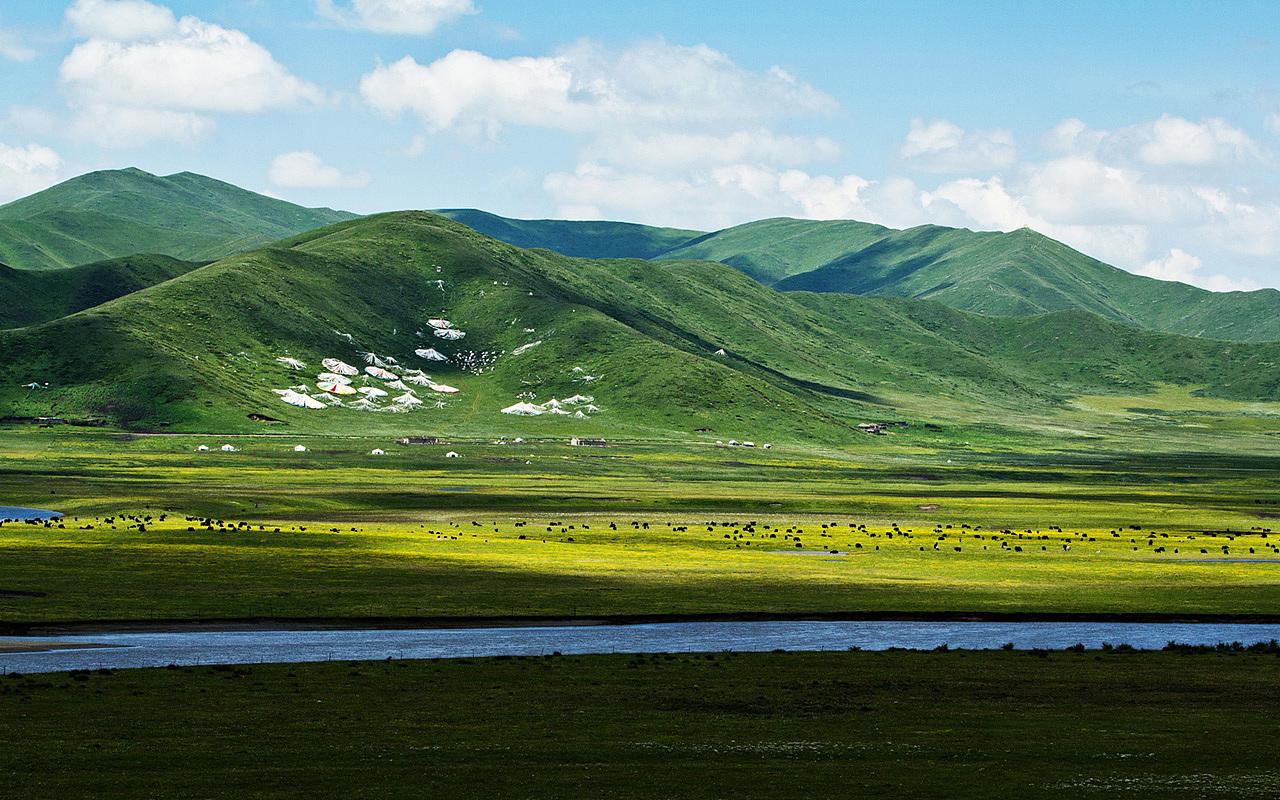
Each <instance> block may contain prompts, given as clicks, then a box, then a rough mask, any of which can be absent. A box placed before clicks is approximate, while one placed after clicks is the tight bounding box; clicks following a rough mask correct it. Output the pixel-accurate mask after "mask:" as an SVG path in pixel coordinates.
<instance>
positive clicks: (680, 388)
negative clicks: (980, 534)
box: [0, 212, 1280, 441]
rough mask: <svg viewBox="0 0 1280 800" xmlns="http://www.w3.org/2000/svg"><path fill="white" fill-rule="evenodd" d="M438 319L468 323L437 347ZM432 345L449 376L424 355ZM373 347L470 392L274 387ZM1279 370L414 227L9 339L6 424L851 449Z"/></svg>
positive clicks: (337, 241)
mask: <svg viewBox="0 0 1280 800" xmlns="http://www.w3.org/2000/svg"><path fill="white" fill-rule="evenodd" d="M433 320H435V321H436V322H435V325H436V326H440V325H442V324H443V323H441V322H439V320H449V321H450V323H451V324H452V326H453V328H444V329H442V332H440V333H436V332H434V330H435V329H433V327H432V324H433V323H432V321H433ZM448 330H454V331H456V332H455V333H447V331H448ZM459 333H461V334H462V335H459ZM428 347H430V348H434V349H436V350H438V351H440V352H441V353H443V354H445V355H446V356H447V357H448V359H449V361H448V362H446V363H440V362H435V361H429V360H426V359H425V358H423V357H420V356H419V355H416V354H415V350H420V349H421V350H424V351H425V348H428ZM366 353H372V354H376V356H377V358H378V359H379V360H381V361H382V362H383V363H384V364H386V365H387V368H388V369H390V370H393V371H396V372H397V374H400V375H402V376H403V375H405V374H406V373H405V370H407V369H411V368H417V369H423V370H426V371H427V372H429V373H430V375H431V377H432V378H433V379H434V381H436V382H439V383H445V384H448V385H450V386H453V387H456V388H458V389H460V392H458V393H457V394H437V393H436V392H435V391H433V390H432V389H430V388H427V387H419V388H415V392H416V393H417V395H418V396H419V397H421V398H422V399H423V400H424V401H425V402H424V404H423V405H422V406H421V407H418V408H416V409H415V410H412V411H409V412H407V413H390V411H389V409H390V404H389V403H388V401H387V399H385V398H384V399H379V400H377V401H369V402H364V403H361V402H359V401H354V402H353V400H352V399H351V398H347V399H346V401H345V402H346V405H345V406H344V407H329V408H323V409H319V410H307V409H301V408H295V407H293V406H290V405H287V404H285V403H284V402H282V400H281V398H280V397H279V396H278V395H277V394H276V393H275V391H273V390H281V391H283V390H286V389H287V388H288V387H290V386H295V385H296V386H301V387H302V391H304V392H305V393H306V394H308V395H319V392H318V391H317V390H316V388H315V386H314V384H315V381H316V373H317V371H319V370H320V369H322V367H321V366H320V362H321V359H323V358H339V359H342V360H343V361H345V362H347V363H349V364H354V365H359V366H363V365H364V364H365V363H366V360H367V358H373V356H368V357H366V355H365V354H366ZM281 358H292V359H298V360H299V361H301V362H303V363H304V364H305V366H304V367H302V368H300V369H297V370H295V369H292V368H291V367H290V366H288V365H286V364H284V363H282V362H281V361H280V360H279V359H281ZM1277 364H1280V345H1274V344H1265V345H1240V344H1226V343H1221V342H1216V341H1211V340H1204V339H1193V338H1188V337H1181V336H1171V335H1165V334H1156V333H1149V332H1143V331H1140V330H1136V329H1133V328H1130V327H1126V326H1122V325H1119V324H1116V323H1111V322H1108V321H1106V320H1103V319H1101V318H1099V317H1096V316H1094V315H1091V314H1088V313H1086V312H1082V311H1068V312H1059V313H1054V314H1048V315H1041V316H1035V317H1007V318H999V317H988V316H982V315H975V314H969V313H965V312H960V311H956V310H954V309H949V308H947V307H945V306H942V305H940V304H937V303H927V302H919V301H907V300H900V299H894V298H872V297H858V296H851V295H838V294H813V293H800V292H796V293H780V292H777V291H774V290H773V289H770V288H769V287H766V286H764V285H762V284H760V283H759V282H757V281H755V280H753V279H751V278H748V277H747V276H745V275H743V274H742V273H740V272H738V271H737V270H734V269H732V268H730V267H727V266H725V265H722V264H719V263H715V262H696V261H670V262H648V261H642V260H599V261H594V260H586V259H575V258H569V257H566V256H562V255H559V254H556V253H553V252H549V251H546V250H524V249H519V248H515V247H512V246H510V245H506V244H504V243H501V242H498V241H496V240H494V239H491V238H489V237H486V236H483V235H480V234H478V233H476V232H475V231H473V230H471V229H469V228H467V227H465V226H463V225H460V224H458V223H455V222H452V221H450V220H447V219H445V218H443V217H440V216H437V215H434V214H428V213H425V212H401V213H394V214H385V215H379V216H375V217H370V218H365V219H360V220H355V221H350V222H344V223H339V224H337V225H333V226H329V227H326V228H322V229H319V230H316V231H312V232H309V233H306V234H302V235H300V236H297V237H294V238H293V239H289V240H285V241H283V242H280V243H278V244H276V245H274V246H272V247H269V248H266V249H261V250H257V251H253V252H249V253H244V254H241V255H236V256H232V257H229V258H226V259H223V260H221V261H218V262H215V263H212V264H209V265H207V266H203V267H199V268H197V269H194V270H191V271H189V272H187V273H185V274H183V275H180V276H178V277H175V278H172V279H171V280H167V281H164V282H162V283H158V284H155V285H152V286H150V287H148V288H145V289H142V290H140V291H137V292H134V293H132V294H128V295H125V296H122V297H118V298H116V299H114V300H111V301H109V302H106V303H104V304H102V305H98V306H96V307H93V308H90V309H87V310H85V311H81V312H78V313H75V314H71V315H69V316H65V317H62V318H59V319H56V320H52V321H49V322H45V323H42V324H39V325H35V326H31V327H27V328H22V329H18V330H12V331H0V372H2V373H3V374H4V375H6V376H7V382H6V384H5V385H4V386H3V387H0V407H4V408H7V409H12V412H11V413H15V414H19V415H32V416H35V415H47V414H54V415H66V416H83V415H101V416H108V417H111V418H113V419H115V420H117V421H120V422H123V423H126V424H134V425H138V426H142V427H157V426H162V425H169V426H172V427H174V428H176V429H198V430H241V429H245V428H249V427H254V426H256V425H257V424H258V423H256V422H251V421H250V416H251V415H257V416H259V417H261V416H266V417H271V418H275V419H278V420H281V421H283V422H284V423H286V424H287V425H289V426H291V429H296V430H322V431H328V432H334V431H345V430H352V431H357V430H358V431H387V432H391V431H397V432H404V431H420V430H429V431H445V432H452V433H455V434H467V433H470V434H474V435H485V436H492V435H498V434H504V433H505V434H519V435H537V434H552V433H554V434H557V435H561V434H563V435H569V434H574V435H591V434H604V435H622V434H626V433H644V434H663V435H678V436H683V437H688V436H696V435H699V434H698V432H699V431H705V429H711V431H714V432H715V434H714V435H720V436H724V437H725V438H727V437H728V436H733V435H737V436H738V437H740V438H747V437H755V438H765V437H770V438H777V439H784V438H793V439H799V438H804V439H817V440H826V441H842V440H845V439H847V438H848V436H849V435H851V431H852V427H853V426H854V425H855V424H856V423H857V422H860V421H863V420H866V419H868V418H872V419H883V418H892V417H895V416H899V415H909V416H911V417H912V418H915V419H935V420H939V419H942V418H944V417H947V418H958V417H963V416H966V415H967V416H968V417H970V418H982V419H988V420H1002V421H1007V420H1009V419H1011V418H1013V417H1015V416H1019V417H1021V418H1027V419H1047V418H1049V417H1051V416H1053V415H1054V414H1057V413H1060V412H1061V411H1062V409H1064V408H1065V407H1066V406H1065V405H1064V404H1066V403H1067V402H1068V401H1069V400H1070V399H1071V398H1073V397H1076V396H1078V395H1082V394H1099V393H1117V392H1119V393H1127V394H1138V393H1142V392H1146V391H1149V390H1151V389H1153V388H1156V387H1157V386H1158V385H1161V384H1174V385H1179V386H1184V387H1202V389H1201V391H1202V393H1203V394H1206V395H1209V396H1213V397H1220V398H1228V399H1234V400H1242V401H1257V400H1275V399H1277V398H1280V369H1278V368H1277ZM31 382H34V383H36V384H38V385H43V384H44V383H45V382H47V383H48V384H49V386H48V388H30V389H28V388H25V387H23V386H22V384H27V383H31ZM362 383H366V384H369V387H365V388H370V387H371V388H379V387H385V386H386V384H385V383H381V382H380V381H378V380H377V379H374V378H364V379H357V380H356V381H355V385H357V386H359V385H361V384H362ZM398 391H400V390H399V389H397V390H395V392H398ZM395 392H393V393H395ZM570 395H590V396H591V397H592V398H593V400H591V401H580V403H579V405H577V406H567V407H566V409H573V410H578V411H584V413H583V415H582V417H583V418H578V417H575V416H568V415H555V414H552V413H546V414H544V415H542V416H537V417H530V418H523V417H515V416H511V415H508V414H503V413H500V411H501V409H503V408H506V407H508V406H512V405H515V404H517V403H519V402H528V403H538V404H542V403H546V402H547V401H548V400H549V399H551V398H559V399H564V398H566V397H569V396H570ZM437 402H439V403H440V405H441V407H436V404H437ZM587 402H589V403H590V405H591V406H592V407H591V408H588V407H587V406H585V405H583V404H584V403H587ZM597 407H598V408H597ZM707 435H712V434H711V433H707Z"/></svg>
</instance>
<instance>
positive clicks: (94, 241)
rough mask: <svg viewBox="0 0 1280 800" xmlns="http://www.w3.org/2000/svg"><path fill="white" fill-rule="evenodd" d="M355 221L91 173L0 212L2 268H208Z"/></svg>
mask: <svg viewBox="0 0 1280 800" xmlns="http://www.w3.org/2000/svg"><path fill="white" fill-rule="evenodd" d="M354 216H355V215H354V214H350V213H347V212H345V211H334V210H332V209H328V208H303V207H301V206H296V205H294V204H292V203H286V202H285V201H283V200H276V199H273V198H270V197H264V196H263V195H260V194H255V193H253V192H250V191H246V190H244V189H241V188H238V187H236V186H232V185H231V184H229V183H223V182H222V181H218V180H214V179H212V178H206V177H204V176H202V175H195V174H193V173H190V172H181V173H178V174H177V175H168V176H165V177H159V176H156V175H152V174H150V173H147V172H143V171H142V170H139V169H122V170H109V171H103V172H91V173H89V174H87V175H81V176H80V177H78V178H72V179H71V180H69V181H66V182H65V183H60V184H58V185H57V186H54V187H51V188H49V189H46V190H44V191H43V192H38V193H37V194H33V195H31V196H30V197H24V198H22V199H21V200H15V201H14V202H12V203H8V204H6V205H3V206H0V263H3V264H7V265H9V266H10V267H13V268H16V269H31V270H34V269H58V268H61V267H73V266H80V265H83V264H88V263H92V262H95V261H102V260H105V259H110V258H117V257H120V256H129V255H134V254H137V253H155V254H160V255H167V256H171V257H173V258H179V259H183V260H185V261H211V260H214V259H217V258H222V257H223V256H228V255H231V254H232V253H238V252H242V251H244V250H249V249H252V248H254V247H258V246H261V245H264V244H267V243H268V242H273V241H275V240H277V239H281V238H284V237H285V236H291V235H293V234H295V233H301V232H302V231H307V230H311V229H312V228H318V227H320V226H322V225H328V224H330V223H333V222H340V221H342V220H345V219H351V218H352V217H354Z"/></svg>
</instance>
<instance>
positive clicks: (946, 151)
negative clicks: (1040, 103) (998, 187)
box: [899, 119, 1018, 172]
mask: <svg viewBox="0 0 1280 800" xmlns="http://www.w3.org/2000/svg"><path fill="white" fill-rule="evenodd" d="M899 155H901V156H902V158H903V160H904V161H906V162H907V163H908V164H909V165H910V166H911V167H913V168H915V169H920V170H924V171H926V172H985V171H989V170H997V169H1000V168H1002V167H1007V166H1009V165H1010V164H1012V163H1013V162H1014V161H1015V160H1017V158H1018V148H1017V146H1016V145H1015V144H1014V141H1013V134H1012V133H1010V132H1009V131H1006V130H999V129H997V130H989V131H966V130H965V129H964V128H961V127H960V126H959V125H956V124H955V123H953V122H948V121H947V120H945V119H936V120H932V121H930V122H925V121H924V120H921V119H913V120H911V130H909V131H908V132H907V138H906V140H905V141H903V143H902V147H901V148H900V149H899Z"/></svg>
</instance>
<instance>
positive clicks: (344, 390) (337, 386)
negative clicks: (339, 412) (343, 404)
mask: <svg viewBox="0 0 1280 800" xmlns="http://www.w3.org/2000/svg"><path fill="white" fill-rule="evenodd" d="M316 388H317V389H319V390H320V391H322V392H328V393H329V394H340V395H349V394H355V393H356V390H355V389H353V388H352V387H350V386H348V385H347V384H345V383H334V382H333V381H320V382H319V383H317V384H316Z"/></svg>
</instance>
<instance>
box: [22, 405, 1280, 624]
mask: <svg viewBox="0 0 1280 800" xmlns="http://www.w3.org/2000/svg"><path fill="white" fill-rule="evenodd" d="M865 439H866V444H865V445H861V446H859V447H858V448H856V449H853V450H852V451H841V450H836V449H819V448H813V449H800V448H797V447H795V446H787V445H781V446H779V447H778V448H775V449H773V450H769V451H764V450H760V449H758V448H757V449H755V450H746V449H742V448H732V449H731V448H723V447H721V448H717V447H714V446H704V445H696V444H686V445H680V444H675V443H671V442H639V441H634V442H618V443H615V444H614V445H613V446H611V447H608V448H605V449H587V448H571V447H568V446H567V445H566V444H565V442H564V440H560V439H555V440H550V439H549V440H543V441H535V442H526V443H524V444H523V445H498V444H493V443H492V442H489V441H480V440H472V441H467V440H453V441H451V442H450V443H449V444H448V445H447V446H442V447H397V446H394V445H393V444H391V443H390V442H389V441H388V440H387V439H386V438H361V437H316V436H311V437H308V436H293V437H285V436H256V437H227V436H222V437H209V436H203V437H202V436H187V435H183V436H137V435H130V434H117V433H110V432H85V431H75V430H70V429H61V430H54V431H45V430H10V431H9V432H7V433H5V434H3V435H0V455H2V456H3V457H2V458H0V497H3V498H4V499H5V502H6V503H12V504H18V505H27V506H33V507H51V508H55V509H57V510H61V511H64V512H65V513H66V514H67V515H68V517H67V519H66V520H64V522H63V523H62V525H63V527H57V526H55V527H45V526H28V525H22V524H7V525H5V526H3V527H2V528H0V589H5V590H8V591H9V592H10V593H11V594H9V595H7V596H6V595H0V618H2V619H4V620H7V621H9V622H41V621H50V620H91V619H182V618H193V617H198V618H230V617H294V618H296V617H388V616H389V617H464V616H614V615H633V614H699V613H730V612H766V613H767V612H776V613H803V612H861V613H870V612H889V611H894V612H913V611H914V612H939V611H942V612H947V611H950V612H956V611H961V612H964V611H983V612H992V613H1062V612H1071V613H1107V612H1111V613H1115V612H1120V613H1151V612H1157V613H1176V614H1262V615H1270V614H1274V613H1275V610H1276V608H1278V607H1280V553H1277V551H1276V545H1280V535H1277V534H1274V533H1272V532H1271V529H1272V528H1273V527H1275V528H1280V525H1277V524H1276V522H1275V520H1276V519H1277V518H1280V505H1277V500H1276V496H1277V492H1276V489H1277V485H1276V484H1277V479H1278V476H1280V464H1277V460H1276V458H1275V457H1274V456H1270V455H1265V454H1258V455H1247V454H1239V455H1212V454H1208V455H1205V454H1200V455H1197V454H1192V453H1186V452H1164V453H1161V452H1158V451H1156V452H1147V453H1130V454H1124V455H1117V454H1114V453H1112V454H1107V453H1104V452H1092V453H1090V452H1075V453H1068V452H1058V453H1050V452H1044V453H1040V454H1037V455H1035V456H1027V455H1019V454H1017V453H1014V452H1007V451H1001V450H979V449H977V448H975V447H973V446H972V445H970V446H969V447H968V448H959V447H958V446H957V447H955V448H951V449H943V450H932V451H930V450H928V449H927V448H925V447H923V446H921V444H920V443H918V442H917V443H915V444H912V443H911V442H910V439H909V435H908V436H906V437H904V438H902V439H895V438H894V437H865ZM224 442H228V443H234V444H235V446H237V447H238V448H240V450H239V452H235V453H222V452H218V451H217V450H216V448H217V446H218V445H220V444H221V443H224ZM298 442H302V443H305V444H306V445H307V446H308V447H309V448H310V451H309V452H307V453H295V452H293V450H292V446H293V445H294V444H295V443H298ZM200 443H204V444H208V445H211V446H213V447H214V452H208V453H197V452H195V447H196V445H197V444H200ZM375 446H379V447H387V448H389V454H388V455H387V456H383V457H374V456H370V455H369V452H370V450H371V449H372V448H373V447H375ZM447 449H454V450H457V451H460V452H461V453H462V456H463V457H462V458H460V459H446V458H445V457H444V452H445V450H447ZM162 515H163V516H164V518H163V519H161V517H162ZM108 517H110V518H111V521H110V522H108V521H106V520H107V518H108ZM148 517H149V519H148ZM139 524H141V525H142V528H141V529H140V528H139ZM611 526H612V527H611ZM824 526H826V527H824ZM1059 528H1060V529H1061V530H1058V529H1059ZM15 591H18V592H24V593H36V595H37V596H31V595H29V594H23V595H14V594H12V592H15Z"/></svg>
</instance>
